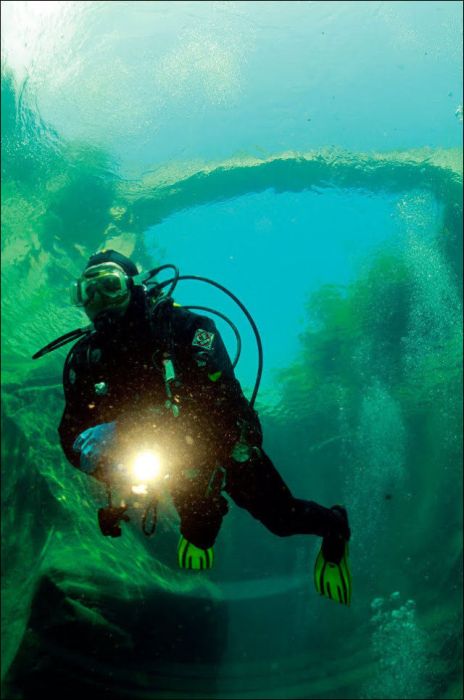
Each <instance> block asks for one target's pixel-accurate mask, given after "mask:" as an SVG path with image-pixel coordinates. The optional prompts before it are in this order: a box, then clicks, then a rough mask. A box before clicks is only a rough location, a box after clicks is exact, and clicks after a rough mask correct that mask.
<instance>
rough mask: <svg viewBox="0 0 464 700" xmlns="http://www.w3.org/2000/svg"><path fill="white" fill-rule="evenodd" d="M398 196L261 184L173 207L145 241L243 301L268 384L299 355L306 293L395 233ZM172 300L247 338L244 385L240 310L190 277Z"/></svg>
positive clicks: (347, 276)
mask: <svg viewBox="0 0 464 700" xmlns="http://www.w3.org/2000/svg"><path fill="white" fill-rule="evenodd" d="M399 199H400V197H399V196H397V195H377V196H374V195H371V194H366V193H364V192H360V191H355V190H339V189H319V190H317V191H307V192H296V193H294V192H285V193H281V194H276V193H275V192H274V191H273V190H267V191H266V192H263V193H259V194H249V195H245V196H242V197H238V198H236V199H231V200H227V201H225V202H218V203H215V204H208V205H205V206H199V207H195V208H191V209H188V210H186V211H183V212H180V213H177V214H175V215H173V216H171V217H169V218H168V219H166V220H165V221H163V222H162V223H161V224H157V225H156V226H152V227H150V228H149V229H148V230H147V231H146V234H145V242H146V245H147V247H148V249H149V250H150V251H151V253H152V254H153V258H154V261H156V262H157V261H160V262H163V263H164V262H172V263H174V264H175V265H177V266H178V267H179V268H180V271H181V274H194V275H201V276H205V277H210V278H212V279H214V280H216V281H218V282H219V283H220V284H223V285H225V286H226V287H228V288H229V289H230V290H231V291H233V292H234V293H235V294H236V295H237V296H238V298H239V299H240V300H241V301H242V302H243V303H244V304H245V305H246V306H247V308H248V309H249V311H250V313H251V314H252V315H253V317H254V319H255V322H256V323H257V325H258V327H259V329H260V332H261V336H262V340H263V345H264V352H265V371H264V375H263V388H265V387H269V386H270V384H272V377H273V370H275V369H278V368H282V367H286V366H288V365H289V364H290V363H291V362H292V360H293V358H294V356H295V354H296V353H297V352H298V347H299V343H298V336H299V333H300V332H301V331H302V329H303V327H304V325H305V317H306V312H305V304H306V301H307V300H308V297H309V295H310V294H311V293H312V292H313V291H315V290H316V289H318V288H319V287H320V286H321V285H323V284H336V285H338V286H339V287H341V288H342V287H343V286H344V285H346V284H349V282H350V281H351V280H352V279H353V276H354V275H355V274H357V273H358V272H359V271H360V268H361V267H362V265H363V261H365V260H366V258H367V257H368V256H369V255H370V254H372V252H373V251H375V249H376V247H377V246H378V245H379V244H381V243H382V242H383V241H385V240H387V239H389V238H392V239H393V238H396V237H397V236H398V233H399V231H400V229H401V222H400V221H399V219H398V216H397V206H398V202H399ZM176 300H177V301H178V302H179V303H182V304H197V303H198V304H206V305H212V306H213V307H214V308H217V309H218V310H220V311H224V310H225V312H226V313H227V314H229V315H230V317H231V320H232V321H233V322H234V323H236V324H237V325H238V326H239V328H240V332H241V334H242V336H243V339H244V350H243V353H242V359H241V361H240V363H239V366H238V368H237V374H238V376H239V377H240V378H241V380H242V381H243V382H244V384H245V385H247V386H251V385H252V383H253V381H254V373H255V371H256V352H255V349H254V340H253V336H252V334H251V332H250V330H249V327H248V325H247V322H246V321H244V320H243V316H242V314H241V312H240V310H239V309H238V308H237V307H235V305H234V304H233V302H230V300H229V299H228V298H227V297H225V296H224V295H222V294H221V292H218V291H217V290H215V289H214V288H212V287H208V286H207V285H201V284H199V283H196V282H183V283H181V284H179V287H178V288H177V291H176ZM222 324H223V322H222V321H220V320H218V326H219V328H220V329H221V331H223V333H224V339H225V342H226V345H227V347H228V349H229V352H230V354H231V355H233V354H234V351H235V339H234V337H233V334H232V333H231V332H230V330H229V329H228V327H227V326H226V325H225V324H224V325H222ZM250 344H251V347H250Z"/></svg>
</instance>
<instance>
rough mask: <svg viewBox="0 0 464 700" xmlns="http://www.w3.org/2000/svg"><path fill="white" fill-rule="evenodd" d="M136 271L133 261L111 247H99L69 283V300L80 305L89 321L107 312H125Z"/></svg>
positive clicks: (114, 313)
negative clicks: (71, 283) (76, 277)
mask: <svg viewBox="0 0 464 700" xmlns="http://www.w3.org/2000/svg"><path fill="white" fill-rule="evenodd" d="M138 274H139V271H138V270H137V267H136V265H135V264H134V263H133V262H132V260H130V259H129V258H126V256H125V255H122V254H121V253H118V252H117V251H115V250H102V251H100V252H99V253H95V254H94V255H92V256H90V258H89V260H88V262H87V265H86V267H85V270H84V272H83V273H82V276H81V277H80V278H79V279H78V280H77V281H76V282H74V284H73V287H72V290H71V296H72V301H73V303H74V304H76V305H77V306H82V307H83V309H84V311H85V313H86V314H87V316H88V317H89V318H90V320H91V321H94V320H95V319H96V317H97V316H100V314H103V313H104V312H105V313H106V314H110V315H111V316H112V317H115V318H118V317H122V316H124V314H125V313H126V311H127V309H128V307H129V304H130V301H131V297H132V290H133V287H134V280H133V278H134V277H135V276H136V275H138Z"/></svg>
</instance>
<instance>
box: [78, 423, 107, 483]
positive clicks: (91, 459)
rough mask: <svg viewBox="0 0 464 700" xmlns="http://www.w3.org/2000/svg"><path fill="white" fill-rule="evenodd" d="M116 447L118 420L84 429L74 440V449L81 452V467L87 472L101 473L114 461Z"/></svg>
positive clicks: (92, 473)
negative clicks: (113, 454) (112, 456)
mask: <svg viewBox="0 0 464 700" xmlns="http://www.w3.org/2000/svg"><path fill="white" fill-rule="evenodd" d="M115 449H116V422H114V421H113V422H112V423H101V424H100V425H95V426H94V427H93V428H88V429H87V430H84V431H83V432H82V433H81V434H80V435H79V436H78V437H77V438H76V440H75V441H74V444H73V450H74V451H75V452H79V453H80V468H81V470H82V471H83V472H85V473H86V474H91V475H95V476H96V475H97V474H98V475H99V476H100V475H101V474H102V473H104V472H106V471H107V469H108V466H109V464H111V463H112V461H113V460H112V459H111V455H112V453H114V452H115Z"/></svg>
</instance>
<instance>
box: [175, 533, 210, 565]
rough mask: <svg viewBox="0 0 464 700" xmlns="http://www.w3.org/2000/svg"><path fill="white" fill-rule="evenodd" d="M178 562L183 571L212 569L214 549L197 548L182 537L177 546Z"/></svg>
mask: <svg viewBox="0 0 464 700" xmlns="http://www.w3.org/2000/svg"><path fill="white" fill-rule="evenodd" d="M177 561H178V563H179V566H180V568H181V569H193V570H194V571H202V570H203V569H211V567H212V566H213V562H214V549H213V547H209V549H200V548H199V547H195V545H194V544H192V543H191V542H189V541H188V540H186V539H185V537H184V536H183V535H181V537H180V540H179V544H178V546H177Z"/></svg>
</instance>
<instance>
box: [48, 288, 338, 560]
mask: <svg viewBox="0 0 464 700" xmlns="http://www.w3.org/2000/svg"><path fill="white" fill-rule="evenodd" d="M97 320H98V319H97ZM94 325H95V332H93V333H92V334H91V335H90V336H87V337H86V338H84V339H82V340H80V341H79V342H78V343H76V345H75V346H74V347H73V348H72V350H71V351H70V353H69V354H68V357H67V359H66V363H65V367H64V373H63V383H64V392H65V399H66V406H65V409H64V413H63V417H62V419H61V423H60V426H59V435H60V439H61V445H62V447H63V450H64V453H65V455H66V457H67V459H68V460H69V462H70V463H71V464H72V465H73V466H75V467H77V468H79V467H80V455H79V453H78V452H75V451H74V450H73V443H74V441H75V439H76V438H77V436H78V435H79V434H80V433H81V432H82V431H84V430H86V429H87V428H90V427H93V426H96V425H99V424H101V423H109V422H113V421H116V422H117V428H118V436H119V435H121V436H124V435H125V436H127V439H128V440H132V442H133V443H137V441H138V440H139V439H140V440H142V441H145V442H147V440H148V441H149V439H150V435H153V437H154V438H155V437H158V438H159V437H160V436H161V439H163V440H165V442H166V443H167V444H168V445H169V444H170V445H171V446H173V447H172V449H173V450H179V446H180V452H181V454H182V458H183V460H184V465H183V467H185V468H183V469H181V470H180V471H179V473H178V474H177V477H176V478H175V479H173V481H172V483H171V488H170V490H171V495H172V498H173V502H174V505H175V507H176V509H177V511H178V513H179V516H180V519H181V527H180V529H181V533H182V534H183V536H184V537H185V538H186V539H187V540H188V541H189V542H192V543H193V544H194V545H196V546H197V547H201V548H207V547H210V546H212V545H213V543H214V541H215V539H216V536H217V534H218V532H219V528H220V526H221V522H222V518H223V517H224V515H225V514H226V512H227V509H228V506H227V501H226V499H225V498H224V497H223V496H222V495H221V490H223V491H225V492H227V493H228V494H229V495H230V496H231V497H232V499H233V500H234V501H235V503H237V505H239V506H240V507H242V508H246V509H247V510H248V511H249V512H250V513H251V515H252V516H253V517H255V518H257V519H258V520H260V521H261V522H262V523H263V524H264V525H265V526H266V527H267V528H268V529H269V530H271V532H273V533H275V534H276V535H280V536H287V535H292V534H316V535H319V536H322V537H324V536H326V535H328V534H329V533H330V532H331V531H332V529H333V528H334V527H337V526H338V523H337V519H336V518H335V517H334V515H333V513H332V511H331V510H330V509H328V508H324V507H323V506H320V505H318V504H316V503H314V502H312V501H303V500H299V499H296V498H294V497H293V496H292V494H291V493H290V491H289V489H288V487H287V486H286V485H285V483H284V481H283V480H282V478H281V477H280V475H279V474H278V472H277V470H276V469H275V467H274V465H273V464H272V462H271V460H270V459H269V457H268V456H267V455H266V454H265V452H264V451H263V449H262V432H261V426H260V422H259V419H258V416H257V413H256V412H255V411H254V410H253V409H252V408H251V406H250V404H249V402H248V401H247V399H246V398H245V396H244V395H243V392H242V390H241V387H240V384H239V382H238V381H237V379H236V378H235V375H234V371H233V368H232V364H231V361H230V358H229V356H228V354H227V351H226V349H225V346H224V343H223V341H222V339H221V337H220V335H219V333H218V331H217V329H216V327H215V324H214V323H213V321H212V320H211V319H210V318H208V317H205V316H200V315H198V314H195V313H192V312H191V311H188V310H185V309H183V308H182V307H179V306H175V305H173V303H172V302H171V301H170V300H166V301H164V302H161V303H160V304H158V305H157V306H156V307H154V308H152V307H151V305H150V302H148V300H147V299H146V297H145V295H144V293H143V291H142V289H141V288H137V287H135V288H134V290H133V299H132V301H131V305H130V307H129V310H128V312H127V313H126V315H125V316H124V317H123V318H122V319H120V320H119V321H118V322H117V323H115V322H113V323H110V320H109V319H105V318H104V317H103V318H102V321H101V322H98V323H97V322H96V323H95V324H94ZM166 360H171V362H172V365H173V367H174V370H175V377H174V378H173V379H170V380H169V381H168V383H166V374H165V361H166ZM166 402H168V405H167V406H166ZM174 414H177V415H174ZM240 439H242V440H246V442H247V443H248V444H249V445H250V446H251V447H252V448H253V449H252V450H251V454H250V457H249V459H247V460H246V461H244V462H238V461H235V460H234V459H233V458H232V457H231V450H232V448H233V446H234V445H235V443H236V442H237V441H238V440H240ZM218 466H220V467H222V468H223V470H218V469H217V467H218Z"/></svg>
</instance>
